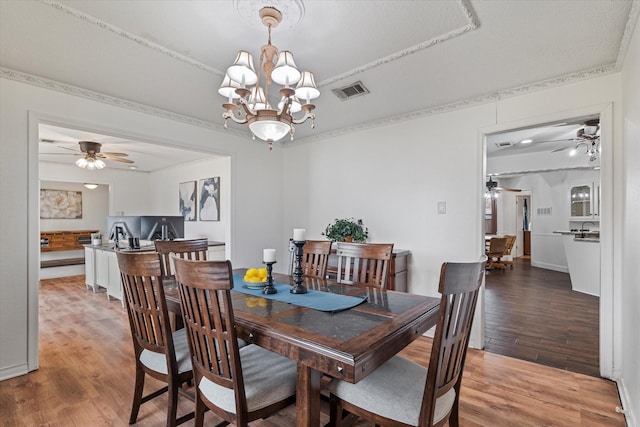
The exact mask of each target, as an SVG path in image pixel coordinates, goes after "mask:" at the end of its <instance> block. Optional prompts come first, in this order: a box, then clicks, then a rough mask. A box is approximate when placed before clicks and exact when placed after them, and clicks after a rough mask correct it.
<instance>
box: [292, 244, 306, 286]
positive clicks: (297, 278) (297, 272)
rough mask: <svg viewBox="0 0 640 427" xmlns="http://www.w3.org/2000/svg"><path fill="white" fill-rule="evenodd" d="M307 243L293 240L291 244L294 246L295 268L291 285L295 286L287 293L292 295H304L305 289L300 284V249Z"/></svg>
mask: <svg viewBox="0 0 640 427" xmlns="http://www.w3.org/2000/svg"><path fill="white" fill-rule="evenodd" d="M305 243H307V241H306V240H294V241H293V244H294V245H296V249H295V256H296V267H295V269H294V270H293V283H295V286H294V287H292V288H291V290H290V291H289V292H291V293H292V294H306V293H307V288H306V287H305V286H304V285H303V284H302V253H303V251H302V247H303V246H304V244H305Z"/></svg>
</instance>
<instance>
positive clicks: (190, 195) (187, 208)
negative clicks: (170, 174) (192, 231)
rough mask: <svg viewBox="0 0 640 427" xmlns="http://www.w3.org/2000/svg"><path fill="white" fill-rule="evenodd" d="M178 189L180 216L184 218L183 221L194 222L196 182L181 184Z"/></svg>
mask: <svg viewBox="0 0 640 427" xmlns="http://www.w3.org/2000/svg"><path fill="white" fill-rule="evenodd" d="M178 188H179V191H178V192H179V200H178V203H179V206H180V208H179V209H180V215H182V216H183V217H184V220H185V221H195V220H196V210H197V205H196V182H195V181H189V182H181V183H180V184H179V186H178Z"/></svg>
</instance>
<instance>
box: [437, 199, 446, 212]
mask: <svg viewBox="0 0 640 427" xmlns="http://www.w3.org/2000/svg"><path fill="white" fill-rule="evenodd" d="M438 213H439V214H446V213H447V202H438Z"/></svg>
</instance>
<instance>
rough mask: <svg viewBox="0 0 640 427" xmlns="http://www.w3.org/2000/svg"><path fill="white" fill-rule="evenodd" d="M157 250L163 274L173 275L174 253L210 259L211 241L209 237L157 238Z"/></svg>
mask: <svg viewBox="0 0 640 427" xmlns="http://www.w3.org/2000/svg"><path fill="white" fill-rule="evenodd" d="M153 243H154V245H155V248H156V252H158V253H159V254H160V260H161V266H162V275H163V276H165V277H173V275H174V273H173V261H172V259H171V256H172V255H175V256H177V257H179V258H183V259H193V260H206V259H208V256H207V254H208V251H209V241H208V240H207V239H191V240H155V241H154V242H153Z"/></svg>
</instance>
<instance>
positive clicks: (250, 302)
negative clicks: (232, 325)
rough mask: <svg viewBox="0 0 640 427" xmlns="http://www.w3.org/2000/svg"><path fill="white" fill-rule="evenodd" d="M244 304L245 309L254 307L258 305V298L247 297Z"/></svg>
mask: <svg viewBox="0 0 640 427" xmlns="http://www.w3.org/2000/svg"><path fill="white" fill-rule="evenodd" d="M245 304H246V305H247V307H255V306H256V305H258V298H256V297H247V299H246V300H245Z"/></svg>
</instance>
